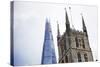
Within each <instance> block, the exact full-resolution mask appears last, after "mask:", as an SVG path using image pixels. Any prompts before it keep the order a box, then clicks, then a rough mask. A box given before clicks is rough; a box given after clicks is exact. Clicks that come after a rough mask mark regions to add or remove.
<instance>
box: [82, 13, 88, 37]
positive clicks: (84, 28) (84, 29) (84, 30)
mask: <svg viewBox="0 0 100 67" xmlns="http://www.w3.org/2000/svg"><path fill="white" fill-rule="evenodd" d="M81 16H82V24H83V32H85V33H86V36H88V34H87V29H86V26H85V22H84V18H83V14H82V13H81Z"/></svg>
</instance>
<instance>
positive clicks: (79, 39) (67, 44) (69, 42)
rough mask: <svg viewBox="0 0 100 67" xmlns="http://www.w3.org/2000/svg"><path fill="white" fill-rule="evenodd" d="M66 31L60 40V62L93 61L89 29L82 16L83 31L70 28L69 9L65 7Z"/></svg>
mask: <svg viewBox="0 0 100 67" xmlns="http://www.w3.org/2000/svg"><path fill="white" fill-rule="evenodd" d="M65 21H66V22H65V23H66V31H65V32H64V34H63V35H61V36H60V39H59V40H57V42H58V51H59V63H71V62H88V61H93V56H92V51H91V48H90V45H89V40H88V34H87V29H86V26H85V22H84V18H83V16H82V24H83V31H77V30H75V29H71V28H70V22H69V19H68V15H67V11H66V9H65Z"/></svg>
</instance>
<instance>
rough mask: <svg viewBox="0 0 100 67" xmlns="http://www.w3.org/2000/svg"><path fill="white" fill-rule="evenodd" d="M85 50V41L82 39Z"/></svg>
mask: <svg viewBox="0 0 100 67" xmlns="http://www.w3.org/2000/svg"><path fill="white" fill-rule="evenodd" d="M82 44H83V48H85V44H84V39H82Z"/></svg>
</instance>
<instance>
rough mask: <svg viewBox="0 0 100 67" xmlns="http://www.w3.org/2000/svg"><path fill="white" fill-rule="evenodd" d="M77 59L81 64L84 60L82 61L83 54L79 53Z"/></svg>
mask: <svg viewBox="0 0 100 67" xmlns="http://www.w3.org/2000/svg"><path fill="white" fill-rule="evenodd" d="M77 57H78V62H81V61H82V60H81V54H80V53H79V52H78V53H77Z"/></svg>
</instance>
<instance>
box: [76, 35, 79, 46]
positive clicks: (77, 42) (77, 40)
mask: <svg viewBox="0 0 100 67" xmlns="http://www.w3.org/2000/svg"><path fill="white" fill-rule="evenodd" d="M75 41H76V47H79V44H78V39H77V37H76V38H75Z"/></svg>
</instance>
